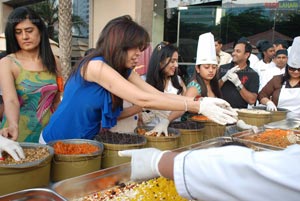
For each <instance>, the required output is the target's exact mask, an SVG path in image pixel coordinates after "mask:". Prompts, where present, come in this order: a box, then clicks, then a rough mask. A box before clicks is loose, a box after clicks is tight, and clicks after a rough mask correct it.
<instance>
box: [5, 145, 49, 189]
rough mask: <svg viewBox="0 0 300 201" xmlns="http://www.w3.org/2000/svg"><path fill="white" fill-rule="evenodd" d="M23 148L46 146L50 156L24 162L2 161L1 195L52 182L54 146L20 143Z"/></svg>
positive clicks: (45, 185) (43, 185)
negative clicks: (5, 162) (3, 162)
mask: <svg viewBox="0 0 300 201" xmlns="http://www.w3.org/2000/svg"><path fill="white" fill-rule="evenodd" d="M20 145H21V147H23V148H37V147H46V148H47V149H48V151H49V156H47V157H46V158H44V159H41V160H37V161H34V162H26V163H22V164H15V165H13V164H7V165H5V164H1V163H0V183H1V187H0V195H5V194H8V193H12V192H16V191H20V190H24V189H28V188H37V187H47V186H48V185H49V182H50V166H51V159H52V157H53V153H54V151H53V148H52V147H50V146H47V145H42V144H38V143H25V142H21V143H20Z"/></svg>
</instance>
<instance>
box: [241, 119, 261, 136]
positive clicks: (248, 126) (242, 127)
mask: <svg viewBox="0 0 300 201" xmlns="http://www.w3.org/2000/svg"><path fill="white" fill-rule="evenodd" d="M236 126H237V127H239V128H241V129H242V130H250V129H251V130H252V131H253V132H254V133H257V132H258V128H257V127H256V126H252V125H250V124H246V123H245V122H244V121H243V120H238V121H237V122H236Z"/></svg>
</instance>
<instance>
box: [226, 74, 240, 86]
mask: <svg viewBox="0 0 300 201" xmlns="http://www.w3.org/2000/svg"><path fill="white" fill-rule="evenodd" d="M227 78H228V80H229V81H230V82H232V83H233V84H234V85H235V86H236V87H238V86H240V85H241V84H242V83H241V80H240V78H239V76H238V75H237V74H236V73H230V74H229V75H228V77H227Z"/></svg>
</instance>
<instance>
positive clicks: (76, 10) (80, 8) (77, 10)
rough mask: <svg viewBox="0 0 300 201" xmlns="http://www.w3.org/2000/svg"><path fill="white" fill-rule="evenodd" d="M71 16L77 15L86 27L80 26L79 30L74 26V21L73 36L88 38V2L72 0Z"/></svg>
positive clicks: (86, 0)
mask: <svg viewBox="0 0 300 201" xmlns="http://www.w3.org/2000/svg"><path fill="white" fill-rule="evenodd" d="M73 14H74V15H77V16H79V17H80V18H81V20H83V21H84V22H85V23H86V24H87V26H86V27H83V26H80V30H79V29H78V26H76V23H78V22H76V21H74V22H73V30H72V31H73V36H78V37H84V38H88V37H89V27H88V24H89V0H73ZM74 25H75V26H74Z"/></svg>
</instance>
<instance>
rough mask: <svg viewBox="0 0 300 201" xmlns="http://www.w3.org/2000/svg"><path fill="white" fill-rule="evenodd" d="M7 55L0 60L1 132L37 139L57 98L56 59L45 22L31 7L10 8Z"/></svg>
mask: <svg viewBox="0 0 300 201" xmlns="http://www.w3.org/2000/svg"><path fill="white" fill-rule="evenodd" d="M5 37H6V53H7V56H6V57H4V58H3V59H2V60H1V61H0V66H1V67H0V86H1V89H2V93H3V102H4V110H5V111H4V113H5V115H4V118H3V121H2V124H1V128H4V129H2V130H1V131H0V134H1V133H2V135H3V136H6V137H9V138H12V139H13V140H18V141H27V142H38V140H39V137H40V133H41V130H42V129H43V128H44V126H45V125H46V124H47V123H48V121H49V118H50V116H51V114H52V112H53V111H54V110H55V107H56V105H57V104H58V103H59V101H60V95H59V94H58V87H57V83H56V79H57V77H58V76H60V73H59V72H60V70H59V69H60V66H59V62H58V61H57V60H56V58H55V57H54V55H53V53H52V50H51V47H50V43H49V38H48V34H47V29H46V25H45V23H44V22H43V20H42V19H41V18H40V16H38V15H37V14H36V13H35V12H34V11H33V10H31V9H29V8H27V7H19V8H16V9H15V10H13V11H12V12H11V14H10V15H9V17H8V19H7V24H6V28H5Z"/></svg>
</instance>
